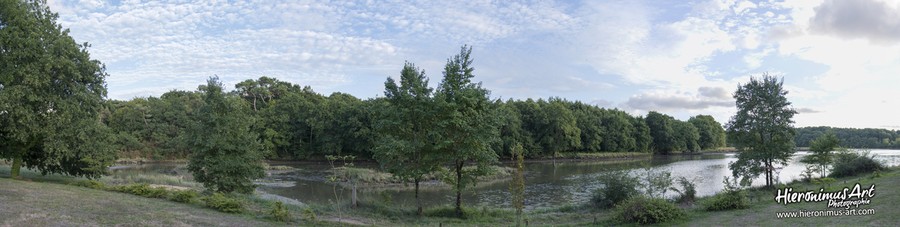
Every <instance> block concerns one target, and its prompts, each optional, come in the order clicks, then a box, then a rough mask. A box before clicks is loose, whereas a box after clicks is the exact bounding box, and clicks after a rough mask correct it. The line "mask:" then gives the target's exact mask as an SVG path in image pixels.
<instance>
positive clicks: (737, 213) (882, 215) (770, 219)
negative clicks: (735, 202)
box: [666, 169, 900, 226]
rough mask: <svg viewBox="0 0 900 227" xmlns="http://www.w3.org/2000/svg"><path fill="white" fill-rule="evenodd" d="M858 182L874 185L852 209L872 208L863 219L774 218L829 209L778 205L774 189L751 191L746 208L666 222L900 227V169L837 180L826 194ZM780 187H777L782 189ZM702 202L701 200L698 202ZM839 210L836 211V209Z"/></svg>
mask: <svg viewBox="0 0 900 227" xmlns="http://www.w3.org/2000/svg"><path fill="white" fill-rule="evenodd" d="M856 183H859V184H860V186H861V187H862V188H864V189H868V187H869V186H870V185H871V184H875V185H876V186H875V191H876V194H875V196H874V197H873V198H872V199H870V200H871V204H869V205H861V206H860V207H859V208H854V209H868V208H873V209H875V214H873V215H864V216H842V217H803V218H781V219H779V218H777V217H776V215H775V213H776V212H785V211H799V210H804V211H813V210H830V209H835V208H828V207H827V205H828V202H827V201H824V202H809V203H807V202H801V203H791V204H787V205H784V204H778V203H776V202H775V200H774V198H775V191H774V190H753V191H751V192H750V197H751V206H750V208H748V209H743V210H733V211H718V212H707V211H703V210H701V209H700V208H699V207H696V208H695V209H693V210H692V211H691V212H689V213H688V217H687V219H683V220H681V221H680V222H675V223H666V225H676V226H747V225H749V226H860V225H864V226H897V225H898V224H900V209H897V207H898V204H900V190H898V189H900V170H897V169H894V170H893V171H890V172H887V173H882V174H881V176H880V177H876V178H872V174H866V175H862V176H857V177H849V178H840V179H838V181H837V182H835V183H831V185H828V186H827V187H826V189H825V190H826V191H838V190H841V189H843V188H844V187H848V188H851V189H852V187H853V186H854V185H855V184H856ZM782 187H783V186H780V187H779V188H782ZM789 187H793V189H794V191H795V192H797V191H807V190H815V191H818V189H819V188H822V187H823V186H822V185H816V184H812V183H794V184H789ZM701 202H702V201H701ZM838 209H840V208H838Z"/></svg>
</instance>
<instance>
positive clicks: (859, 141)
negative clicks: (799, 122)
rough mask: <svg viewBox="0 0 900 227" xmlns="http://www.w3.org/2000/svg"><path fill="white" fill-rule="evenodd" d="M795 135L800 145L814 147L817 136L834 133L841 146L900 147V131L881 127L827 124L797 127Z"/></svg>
mask: <svg viewBox="0 0 900 227" xmlns="http://www.w3.org/2000/svg"><path fill="white" fill-rule="evenodd" d="M796 130H797V135H796V136H795V137H794V138H795V139H794V140H795V141H796V143H797V146H798V147H812V143H813V141H814V140H816V139H817V138H819V137H821V136H822V135H825V134H828V133H834V134H835V136H836V137H837V138H839V139H840V142H841V146H844V147H852V148H868V149H898V148H900V131H898V130H888V129H880V128H833V127H827V126H819V127H802V128H797V129H796Z"/></svg>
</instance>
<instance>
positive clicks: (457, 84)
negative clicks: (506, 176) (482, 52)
mask: <svg viewBox="0 0 900 227" xmlns="http://www.w3.org/2000/svg"><path fill="white" fill-rule="evenodd" d="M471 53H472V48H471V47H467V46H463V47H462V48H460V53H459V54H458V55H456V56H453V57H452V58H450V59H448V60H447V64H446V65H445V66H444V79H443V80H442V81H441V84H440V86H439V87H438V90H437V92H436V94H435V100H436V105H437V109H438V113H440V115H439V118H438V119H437V122H436V127H435V130H436V131H437V133H438V140H437V143H436V144H435V145H436V146H435V149H436V150H437V151H438V152H439V153H440V155H441V157H443V159H444V160H445V161H446V162H447V163H448V164H449V165H450V167H451V168H450V169H451V170H452V171H453V172H454V173H455V175H456V178H455V180H454V182H453V183H454V184H455V187H454V188H455V191H456V214H457V215H458V216H460V217H462V215H463V212H462V190H463V189H464V188H465V187H467V186H468V185H470V184H474V183H475V178H476V177H478V176H481V175H483V174H486V173H487V171H488V169H489V168H488V167H489V165H490V164H491V163H493V162H496V161H497V153H495V152H494V151H493V149H492V146H491V145H492V143H494V140H495V139H496V138H497V135H498V132H497V127H496V121H497V120H496V118H495V116H494V112H495V110H493V105H491V101H490V100H489V98H488V96H489V95H490V94H489V93H490V92H489V91H488V90H487V89H484V88H482V87H481V83H474V82H472V78H473V77H474V76H475V75H474V74H472V72H473V71H474V70H475V69H474V68H472V58H471ZM469 164H474V165H475V168H471V169H465V168H463V167H465V166H466V165H469Z"/></svg>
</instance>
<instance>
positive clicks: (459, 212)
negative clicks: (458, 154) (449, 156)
mask: <svg viewBox="0 0 900 227" xmlns="http://www.w3.org/2000/svg"><path fill="white" fill-rule="evenodd" d="M462 167H463V162H461V161H457V162H456V216H457V217H462V216H463V211H462V183H463V182H462Z"/></svg>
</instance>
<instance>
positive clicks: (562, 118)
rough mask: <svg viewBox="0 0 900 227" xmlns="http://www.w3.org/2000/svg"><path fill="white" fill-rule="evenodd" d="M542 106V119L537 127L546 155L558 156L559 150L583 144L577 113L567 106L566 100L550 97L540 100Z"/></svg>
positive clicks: (566, 149) (571, 149)
mask: <svg viewBox="0 0 900 227" xmlns="http://www.w3.org/2000/svg"><path fill="white" fill-rule="evenodd" d="M538 105H540V106H541V115H540V116H541V118H542V119H541V121H540V123H541V124H539V126H538V128H537V130H538V132H537V134H538V135H539V138H540V140H538V142H539V143H540V144H541V146H543V147H544V155H552V156H553V157H556V155H557V154H558V153H559V152H564V151H574V150H576V149H577V148H578V147H580V146H581V129H578V125H577V121H576V118H575V115H574V114H572V111H571V110H569V108H568V107H566V104H565V101H564V100H561V99H558V98H550V99H549V100H548V101H547V102H543V101H542V100H539V101H538Z"/></svg>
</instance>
